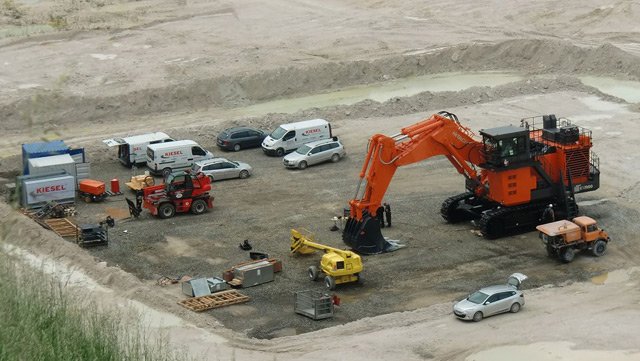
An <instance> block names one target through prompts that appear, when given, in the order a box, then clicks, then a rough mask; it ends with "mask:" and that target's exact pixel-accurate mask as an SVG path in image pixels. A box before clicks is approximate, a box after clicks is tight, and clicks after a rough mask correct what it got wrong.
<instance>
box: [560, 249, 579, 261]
mask: <svg viewBox="0 0 640 361" xmlns="http://www.w3.org/2000/svg"><path fill="white" fill-rule="evenodd" d="M575 257H576V250H575V249H573V248H572V247H567V248H565V249H563V250H562V252H560V260H561V261H562V262H564V263H570V262H571V261H573V259H574V258H575Z"/></svg>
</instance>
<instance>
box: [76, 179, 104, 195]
mask: <svg viewBox="0 0 640 361" xmlns="http://www.w3.org/2000/svg"><path fill="white" fill-rule="evenodd" d="M78 190H79V191H80V192H83V193H87V194H91V195H94V196H101V195H103V194H105V193H106V188H105V184H104V182H101V181H98V180H95V179H83V180H81V181H80V185H79V187H78Z"/></svg>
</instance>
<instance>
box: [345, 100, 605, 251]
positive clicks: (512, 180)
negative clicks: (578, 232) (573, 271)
mask: <svg viewBox="0 0 640 361" xmlns="http://www.w3.org/2000/svg"><path fill="white" fill-rule="evenodd" d="M540 118H542V128H539V124H536V121H537V122H538V123H539V120H540ZM480 135H481V137H478V136H477V135H476V134H474V133H473V132H472V131H471V130H470V129H469V128H467V127H465V126H463V125H462V124H460V122H459V121H458V118H457V116H456V115H455V114H452V113H449V112H445V111H443V112H439V113H438V114H434V115H432V116H431V117H430V118H428V119H426V120H423V121H420V122H418V123H416V124H414V125H411V126H408V127H406V128H403V129H402V130H401V132H400V133H398V134H396V135H393V136H386V135H382V134H376V135H374V136H373V137H371V139H370V140H369V146H368V152H367V155H366V157H365V160H364V165H363V166H362V171H361V172H360V182H359V184H358V187H357V190H356V196H355V197H354V199H352V200H351V201H350V202H349V206H350V216H349V218H348V220H347V223H346V225H345V228H344V230H343V234H342V239H343V241H344V242H345V243H346V244H347V245H348V246H350V247H351V248H353V249H354V250H356V251H357V252H359V253H362V254H375V253H380V252H384V251H385V250H387V249H388V248H389V247H390V244H389V243H388V242H387V241H385V239H384V237H383V236H382V233H381V231H380V223H379V221H378V220H377V219H376V218H375V215H376V210H377V209H378V208H379V207H380V204H381V202H382V199H383V197H384V194H385V192H386V191H387V188H388V187H389V183H390V182H391V179H392V178H393V175H394V173H395V171H396V169H397V168H398V167H401V166H404V165H408V164H412V163H416V162H420V161H422V160H425V159H428V158H431V157H434V156H439V155H442V156H445V157H446V158H447V159H448V160H449V161H450V162H451V164H452V165H453V166H454V167H455V168H456V170H457V171H458V172H459V173H460V174H462V175H463V176H464V177H465V179H466V181H465V188H466V191H465V192H464V193H461V194H458V195H455V196H453V197H450V198H448V199H447V200H445V201H444V203H443V204H442V207H441V209H440V212H441V214H442V217H443V218H444V219H445V220H446V221H447V222H450V223H454V222H460V221H465V220H476V224H477V225H478V227H479V229H480V231H481V232H482V234H483V235H484V236H485V237H486V238H489V239H493V238H499V237H501V236H504V235H507V234H514V233H518V232H524V231H529V230H533V229H534V228H535V226H537V225H538V224H542V223H547V222H550V221H552V220H553V219H550V217H552V218H554V219H572V218H573V217H575V216H577V214H578V206H577V204H576V202H575V198H574V193H580V192H588V191H593V190H596V189H598V187H599V184H600V182H599V180H600V170H599V161H598V158H597V157H596V156H595V154H593V153H592V152H591V151H590V150H591V146H592V143H591V131H589V130H586V129H584V128H581V127H578V126H576V125H572V124H571V122H570V121H569V120H567V119H560V120H558V119H557V118H556V117H555V115H544V116H542V117H533V118H526V119H523V120H522V121H521V126H520V127H515V126H503V127H498V128H491V129H483V130H481V131H480ZM363 182H364V183H365V185H364V187H362V185H363ZM550 208H552V209H553V211H552V212H550V211H549V209H550Z"/></svg>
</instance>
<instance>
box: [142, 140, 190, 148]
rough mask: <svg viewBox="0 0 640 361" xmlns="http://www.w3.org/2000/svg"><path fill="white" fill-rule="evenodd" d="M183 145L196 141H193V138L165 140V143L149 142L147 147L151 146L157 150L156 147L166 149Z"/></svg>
mask: <svg viewBox="0 0 640 361" xmlns="http://www.w3.org/2000/svg"><path fill="white" fill-rule="evenodd" d="M185 145H187V146H188V145H198V143H196V142H194V141H193V140H176V141H174V142H167V143H156V144H149V145H148V146H147V148H151V149H153V150H158V149H167V148H177V147H180V146H185Z"/></svg>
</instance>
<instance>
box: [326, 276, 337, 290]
mask: <svg viewBox="0 0 640 361" xmlns="http://www.w3.org/2000/svg"><path fill="white" fill-rule="evenodd" d="M324 285H325V286H327V288H328V289H329V290H331V291H333V290H335V289H336V280H335V279H334V278H333V277H331V276H326V277H325V278H324Z"/></svg>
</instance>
